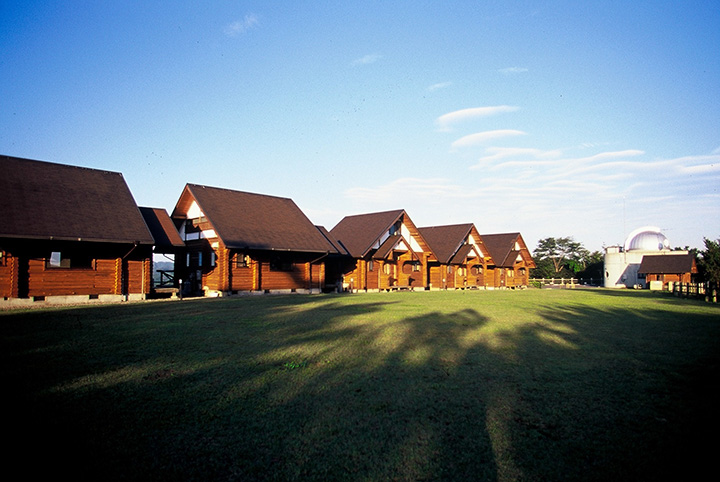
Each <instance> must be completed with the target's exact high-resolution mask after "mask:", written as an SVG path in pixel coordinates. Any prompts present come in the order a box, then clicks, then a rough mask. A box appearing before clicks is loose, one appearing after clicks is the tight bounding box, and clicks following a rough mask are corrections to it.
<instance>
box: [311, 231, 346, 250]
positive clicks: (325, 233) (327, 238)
mask: <svg viewBox="0 0 720 482" xmlns="http://www.w3.org/2000/svg"><path fill="white" fill-rule="evenodd" d="M315 227H316V228H318V231H320V234H322V235H323V237H324V238H325V241H327V242H328V244H330V246H331V247H332V250H331V251H330V252H331V253H333V254H347V253H346V252H345V250H344V249H342V248H341V247H340V246H339V245H338V244H337V243H334V242H333V241H332V236H330V233H329V232H328V230H327V229H325V226H315Z"/></svg>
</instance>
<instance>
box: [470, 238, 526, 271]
mask: <svg viewBox="0 0 720 482" xmlns="http://www.w3.org/2000/svg"><path fill="white" fill-rule="evenodd" d="M480 236H481V237H482V240H483V243H485V247H486V248H487V250H488V251H489V252H490V256H491V257H492V259H493V261H494V262H495V266H498V267H500V268H512V267H513V266H514V265H515V260H516V259H517V257H518V254H522V253H521V252H520V251H518V250H516V249H515V242H516V241H518V240H519V239H520V238H521V236H520V233H500V234H481V235H480ZM523 244H524V243H523ZM526 255H527V259H526V262H527V263H528V266H529V267H530V268H533V267H534V266H535V262H534V261H533V260H532V258H531V257H530V253H529V252H527V253H526Z"/></svg>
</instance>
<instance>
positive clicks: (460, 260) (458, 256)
mask: <svg viewBox="0 0 720 482" xmlns="http://www.w3.org/2000/svg"><path fill="white" fill-rule="evenodd" d="M474 248H475V246H473V245H472V244H463V245H462V246H460V249H458V250H457V253H455V256H453V257H452V258H451V259H450V260H449V261H448V262H447V264H464V263H465V261H466V260H467V257H468V255H469V254H470V253H471V252H472V251H473V249H474Z"/></svg>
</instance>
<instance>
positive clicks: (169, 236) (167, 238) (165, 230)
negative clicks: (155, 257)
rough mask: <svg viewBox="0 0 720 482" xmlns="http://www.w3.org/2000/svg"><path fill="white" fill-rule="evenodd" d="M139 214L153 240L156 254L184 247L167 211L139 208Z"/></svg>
mask: <svg viewBox="0 0 720 482" xmlns="http://www.w3.org/2000/svg"><path fill="white" fill-rule="evenodd" d="M140 214H142V217H143V218H144V219H145V224H147V227H148V229H149V230H150V234H152V237H153V239H154V240H155V250H156V251H157V252H160V253H162V252H164V251H166V250H169V251H172V249H173V248H178V247H181V246H185V243H184V242H183V240H182V239H180V234H179V233H178V232H177V229H176V228H175V225H174V224H173V222H172V220H171V219H170V216H168V213H167V211H165V210H164V209H162V208H146V207H141V208H140Z"/></svg>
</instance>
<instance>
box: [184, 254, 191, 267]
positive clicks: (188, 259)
mask: <svg viewBox="0 0 720 482" xmlns="http://www.w3.org/2000/svg"><path fill="white" fill-rule="evenodd" d="M185 266H187V267H188V268H189V267H190V253H188V254H187V257H186V258H185Z"/></svg>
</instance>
